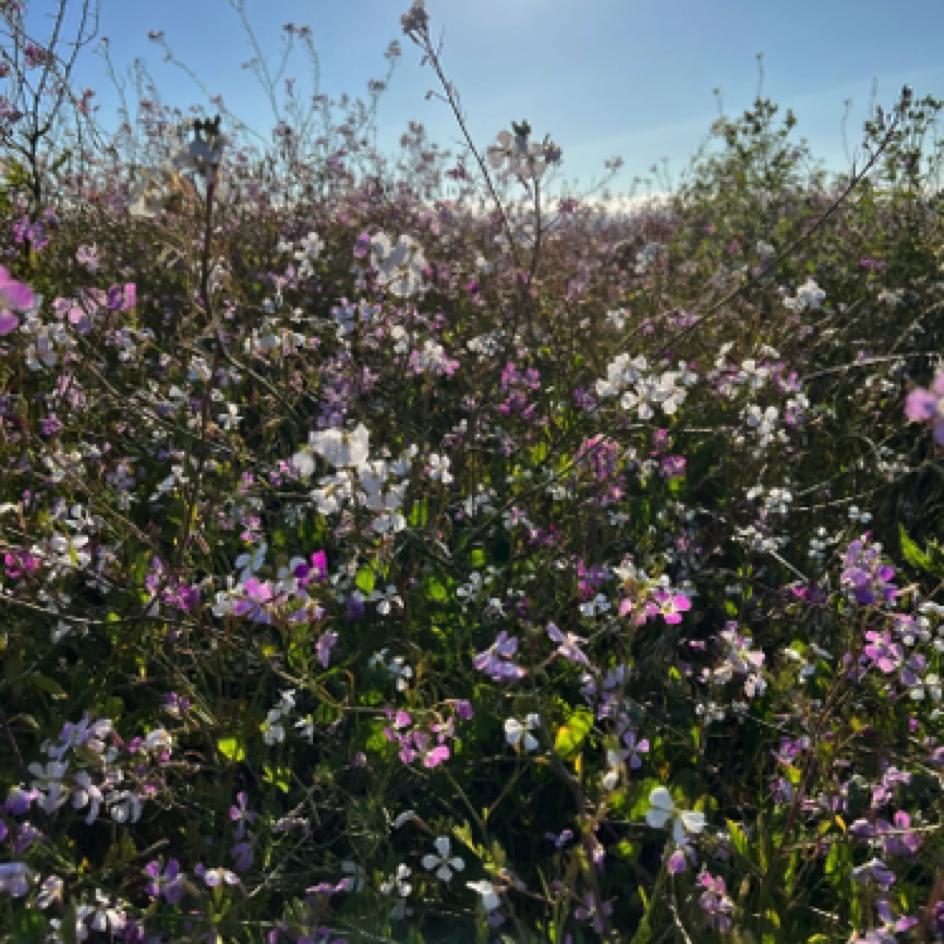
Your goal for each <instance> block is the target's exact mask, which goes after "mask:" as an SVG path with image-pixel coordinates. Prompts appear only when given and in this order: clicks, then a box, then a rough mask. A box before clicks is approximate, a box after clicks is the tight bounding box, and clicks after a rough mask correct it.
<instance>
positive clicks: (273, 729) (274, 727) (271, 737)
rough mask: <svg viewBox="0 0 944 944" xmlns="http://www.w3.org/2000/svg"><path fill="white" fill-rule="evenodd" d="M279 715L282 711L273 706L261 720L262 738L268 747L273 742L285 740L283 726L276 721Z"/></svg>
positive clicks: (280, 715) (279, 717)
mask: <svg viewBox="0 0 944 944" xmlns="http://www.w3.org/2000/svg"><path fill="white" fill-rule="evenodd" d="M281 717H282V713H281V712H280V711H279V710H278V709H276V708H273V709H272V710H271V711H270V712H269V714H268V717H267V718H266V719H265V721H264V722H263V725H262V739H263V740H264V741H265V742H266V744H268V745H269V746H270V747H271V746H272V745H273V744H279V743H281V742H282V741H284V740H285V728H284V727H283V726H282V725H281V724H279V723H278V722H279V720H280V719H281Z"/></svg>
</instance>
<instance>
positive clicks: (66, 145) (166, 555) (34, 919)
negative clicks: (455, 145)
mask: <svg viewBox="0 0 944 944" xmlns="http://www.w3.org/2000/svg"><path fill="white" fill-rule="evenodd" d="M22 6H23V4H21V3H15V2H11V0H5V2H0V23H2V24H5V25H4V29H5V30H6V33H5V36H7V37H8V38H9V45H8V46H7V45H4V46H3V47H2V50H0V145H2V149H3V150H2V154H3V157H4V161H5V163H4V168H5V170H4V174H5V178H4V181H3V182H2V184H0V207H2V210H3V212H2V214H0V233H2V239H0V254H2V265H0V555H2V557H0V616H2V620H0V657H2V672H0V940H3V941H14V942H18V944H19V942H22V944H30V942H33V944H39V942H46V941H49V942H70V944H71V942H78V941H86V942H89V944H99V942H128V944H139V942H140V944H144V942H147V944H157V942H165V944H177V942H218V944H230V942H233V944H235V942H246V944H249V942H253V944H255V942H258V944H280V942H295V944H343V942H347V944H360V942H365V944H366V942H410V944H421V942H426V944H439V942H444V944H446V942H458V944H464V942H479V944H490V942H504V944H527V942H532V941H534V942H553V944H591V942H597V941H606V942H611V944H615V942H619V944H698V942H710V941H718V942H723V944H735V942H737V944H796V942H803V944H846V942H860V944H861V942H867V944H893V942H896V941H900V942H903V944H909V942H926V944H929V942H932V941H939V942H940V941H944V837H942V829H944V815H942V812H944V736H942V735H944V723H942V717H944V716H942V710H944V709H942V703H941V692H942V682H941V673H942V653H944V593H942V587H944V528H942V521H944V463H942V458H944V356H942V355H944V271H942V263H944V255H942V252H941V248H942V246H944V226H942V220H941V200H940V196H939V194H937V193H935V192H933V189H932V188H930V187H929V183H928V182H929V181H930V180H931V179H932V177H933V175H934V174H935V173H936V172H937V170H938V165H939V162H940V158H941V153H940V149H938V150H937V151H936V152H934V153H932V154H930V155H929V156H928V155H927V154H926V153H925V152H926V150H927V146H928V137H929V132H930V129H931V128H932V126H933V123H934V121H935V120H936V117H937V115H938V113H939V111H940V109H941V107H942V105H944V102H940V101H937V100H936V99H934V98H933V97H932V96H926V97H925V98H919V97H918V96H917V95H916V94H915V93H914V92H913V91H912V90H911V89H910V88H908V87H905V88H904V89H903V90H902V92H901V94H900V96H899V98H898V100H897V101H894V102H891V103H887V105H886V108H887V111H884V110H883V109H882V108H876V109H875V112H874V115H873V118H872V119H871V120H870V121H869V122H868V123H867V125H866V127H865V129H864V135H863V138H864V140H863V142H862V145H861V147H860V148H859V150H858V151H857V153H856V159H855V162H854V165H853V167H852V168H851V169H850V171H849V173H848V174H847V175H845V176H844V177H841V178H839V179H838V180H829V179H827V178H826V176H825V175H824V174H823V173H821V172H816V171H813V170H812V169H809V168H810V167H811V165H810V154H809V151H808V149H807V148H806V146H805V145H803V144H799V145H798V144H797V143H796V142H795V141H794V140H793V139H792V132H793V127H794V125H795V123H796V118H795V117H794V116H793V115H792V113H791V112H787V113H786V115H785V117H783V118H781V117H780V116H779V110H778V108H777V107H776V106H775V105H773V104H772V103H771V102H770V101H768V100H764V99H761V98H760V97H759V96H758V98H757V100H756V101H755V102H754V103H753V104H752V106H751V108H750V109H749V110H747V111H746V112H745V113H744V114H743V115H742V116H741V117H739V118H736V119H719V121H718V122H716V124H715V126H713V128H712V129H711V134H712V142H713V145H714V150H713V151H711V153H708V151H707V150H705V151H704V152H703V153H701V154H700V155H699V156H698V157H697V158H696V159H695V160H694V161H693V163H692V168H691V173H690V175H689V177H688V178H687V179H686V181H685V182H684V183H683V185H682V186H680V188H679V189H678V192H677V193H675V194H673V195H672V198H671V199H670V200H668V201H667V202H666V203H665V204H663V205H661V206H658V207H654V206H653V207H650V208H648V209H644V210H641V211H640V212H639V213H637V214H635V215H632V216H626V217H624V218H619V219H614V218H610V217H605V216H603V215H602V214H601V213H599V212H597V211H595V210H594V209H593V208H592V207H591V206H590V205H589V204H588V203H585V202H584V200H583V199H582V198H577V197H573V198H567V199H555V200H550V199H548V198H547V197H546V196H545V191H544V189H542V188H543V186H545V185H546V180H547V178H548V175H549V174H550V173H551V172H552V171H553V170H554V169H555V167H556V165H558V164H560V163H561V161H562V159H563V157H564V155H565V153H566V146H565V143H562V144H561V145H558V144H556V143H554V142H553V141H552V140H551V139H550V138H549V137H545V138H544V139H543V141H539V140H537V139H536V138H534V137H533V135H532V129H531V128H530V127H529V125H528V123H527V122H522V123H517V122H515V123H510V125H509V128H508V129H506V130H503V131H500V132H499V133H498V134H497V137H496V139H495V140H494V142H493V143H491V144H490V145H488V146H486V147H484V148H482V149H478V148H477V147H476V146H475V144H474V142H472V141H471V139H469V138H468V135H466V141H467V144H468V150H467V153H465V154H463V155H462V156H461V157H460V158H459V159H457V160H454V161H452V162H451V163H450V162H448V161H447V159H446V155H444V154H443V153H441V152H438V150H437V149H436V148H435V147H431V146H430V145H429V144H428V142H426V141H425V138H424V134H423V130H422V127H421V126H419V125H416V126H411V130H410V134H408V135H405V136H404V139H403V146H404V151H405V158H404V163H403V164H402V165H401V173H400V174H399V175H398V176H395V175H394V174H393V171H392V169H391V168H389V167H388V166H387V165H386V163H385V162H384V161H383V159H381V158H379V157H378V156H377V155H376V154H373V153H371V151H370V149H369V148H366V147H365V142H364V141H363V140H362V137H363V133H364V129H365V128H366V127H367V125H368V123H369V120H370V116H371V112H370V111H369V110H368V109H367V108H366V106H364V105H363V103H360V102H359V103H357V105H356V106H354V107H352V109H351V112H350V114H349V116H348V118H347V119H346V121H345V122H344V123H343V124H341V125H340V126H339V127H332V129H331V132H330V134H327V135H326V136H323V137H320V138H318V140H317V141H316V142H315V143H314V145H312V142H311V141H310V140H307V139H306V138H305V137H304V135H302V134H300V133H299V126H300V125H301V120H299V126H295V127H293V126H292V125H291V124H289V123H283V124H281V125H280V126H279V127H278V128H276V130H275V135H274V139H273V140H274V144H272V145H271V147H270V149H269V151H268V152H267V153H265V154H264V155H262V156H259V154H258V152H257V151H254V150H253V148H252V146H251V141H250V140H248V138H246V137H245V135H244V134H243V129H242V127H241V126H240V125H239V124H238V122H236V121H235V120H233V119H231V116H229V115H228V113H223V114H221V115H220V116H218V117H216V118H215V119H214V120H210V119H209V118H208V117H206V116H205V115H204V114H203V113H202V112H200V114H201V118H200V119H199V120H198V121H196V122H192V121H191V122H190V123H189V124H187V123H184V122H183V121H182V117H183V116H182V114H181V112H180V111H177V110H175V109H172V108H169V107H164V106H158V105H156V104H155V103H154V102H153V101H148V100H144V101H142V102H140V103H139V109H138V116H137V118H136V119H135V120H134V122H133V123H132V122H131V121H130V120H129V122H128V123H127V124H126V125H125V126H124V127H123V128H122V131H121V133H120V134H119V135H118V136H116V137H115V138H114V139H113V140H107V141H106V140H102V139H101V136H96V135H95V134H94V133H93V132H94V128H93V127H92V125H91V123H90V119H89V109H88V101H89V97H88V96H87V95H82V96H79V95H76V94H74V93H72V92H71V91H69V90H68V88H67V78H68V73H67V71H63V68H62V63H61V61H60V60H59V59H58V58H57V56H56V54H55V50H54V49H53V46H52V45H48V44H47V45H45V46H44V45H43V44H42V43H39V42H36V41H34V40H32V39H30V38H29V37H28V36H27V35H26V33H25V30H24V28H23V25H22ZM402 25H403V32H404V36H405V38H406V39H407V40H408V42H409V43H410V44H411V48H416V49H418V50H419V51H420V52H422V54H423V67H424V68H428V69H430V70H431V74H434V75H435V76H436V77H437V78H438V80H439V83H440V88H441V92H442V94H441V95H440V96H439V97H440V98H441V100H442V103H443V106H444V107H450V108H452V109H453V111H454V114H455V117H456V120H457V125H458V127H459V129H460V130H461V131H462V133H463V134H465V124H464V119H463V115H462V111H461V108H460V106H459V101H458V94H457V91H456V89H455V88H454V87H453V85H452V84H451V83H450V82H449V80H448V79H447V78H446V74H445V66H444V64H443V60H442V55H441V50H439V51H437V49H436V48H435V46H434V44H433V43H432V40H431V29H432V25H431V23H430V22H429V18H428V15H427V13H426V11H425V10H424V8H423V4H422V0H417V2H415V3H414V4H413V6H412V7H411V8H410V9H409V11H407V12H406V13H405V14H404V16H403V18H402ZM286 31H287V32H288V33H289V34H290V36H291V38H292V39H293V41H295V42H297V43H301V44H307V45H308V46H309V48H312V47H311V37H310V32H308V31H307V28H298V27H295V26H294V25H292V24H289V26H287V27H286ZM153 38H154V40H155V41H156V42H160V41H161V37H160V35H159V34H155V36H154V37H153ZM6 42H7V40H5V43H6ZM400 55H401V51H400V48H399V45H398V43H396V42H394V43H391V46H390V49H389V51H388V58H389V59H390V61H391V63H393V62H394V61H395V60H396V59H397V57H398V56H400ZM40 76H43V77H45V79H44V81H45V80H46V79H48V82H49V83H50V87H51V88H53V89H54V90H56V89H60V88H61V89H63V91H62V94H61V95H58V97H56V96H55V95H54V96H53V97H52V98H50V97H49V96H48V95H43V94H42V93H41V90H40V93H39V94H38V95H37V97H36V99H35V102H36V103H37V104H36V108H30V107H27V106H28V105H29V103H30V102H31V101H33V100H32V99H31V98H30V94H31V90H35V89H36V88H37V87H38V86H39V85H41V83H40V82H39V77H40ZM3 83H6V85H4V84H3ZM57 83H58V84H57ZM383 87H384V83H382V82H377V83H376V84H375V85H374V87H373V91H374V94H375V95H379V94H380V92H382V90H383ZM321 104H324V103H323V102H322V103H321ZM53 108H55V109H56V111H55V113H54V114H53V116H52V118H51V119H50V121H49V123H48V124H47V123H46V120H45V117H44V116H46V115H48V114H50V110H51V109H53ZM44 125H45V127H44ZM706 131H707V129H706ZM53 132H54V134H53ZM447 183H448V184H449V185H450V186H452V187H453V188H454V189H456V190H457V191H458V194H457V196H456V197H455V198H454V199H445V198H444V197H442V188H443V187H444V186H445V185H446V184H447Z"/></svg>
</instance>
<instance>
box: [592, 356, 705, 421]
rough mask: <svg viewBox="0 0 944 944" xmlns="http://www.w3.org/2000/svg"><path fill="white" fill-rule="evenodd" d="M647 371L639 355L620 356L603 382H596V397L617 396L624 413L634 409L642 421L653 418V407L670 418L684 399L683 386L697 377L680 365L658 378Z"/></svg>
mask: <svg viewBox="0 0 944 944" xmlns="http://www.w3.org/2000/svg"><path fill="white" fill-rule="evenodd" d="M648 369H649V365H648V363H647V361H646V358H645V357H643V356H642V355H640V356H639V357H636V358H634V359H633V360H630V357H629V355H628V354H620V355H619V356H618V357H617V358H615V359H614V360H613V361H612V362H611V363H609V364H608V365H607V368H606V380H598V381H597V383H596V392H597V396H599V397H603V398H607V397H616V396H619V397H620V406H621V407H622V408H623V409H624V410H633V409H635V410H636V411H637V412H638V415H639V418H640V419H641V420H649V419H652V417H654V416H655V410H654V409H653V406H659V407H660V408H661V410H662V412H663V413H665V414H667V415H669V416H671V415H672V414H674V413H676V412H677V411H678V408H679V406H680V405H681V404H682V402H683V401H684V400H685V397H686V395H687V390H686V387H689V386H691V385H692V384H693V383H695V381H696V380H697V379H698V377H697V375H696V374H694V373H692V372H691V371H689V370H687V369H686V368H685V366H684V365H683V364H680V365H679V370H677V371H676V370H667V371H664V372H663V373H662V374H661V375H659V376H658V377H657V376H656V375H655V374H649V373H647V371H648ZM627 388H629V389H627Z"/></svg>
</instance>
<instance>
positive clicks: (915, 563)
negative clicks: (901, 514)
mask: <svg viewBox="0 0 944 944" xmlns="http://www.w3.org/2000/svg"><path fill="white" fill-rule="evenodd" d="M898 535H899V537H900V538H901V552H902V554H903V555H904V557H905V560H906V561H908V563H909V564H911V566H912V567H917V568H919V569H920V570H925V571H926V570H930V568H931V559H930V558H929V557H928V555H927V554H925V553H924V551H922V550H921V549H920V548H919V547H918V545H917V544H915V542H914V541H912V540H911V538H910V537H909V536H908V532H907V531H906V530H905V526H904V525H903V524H900V525H899V526H898Z"/></svg>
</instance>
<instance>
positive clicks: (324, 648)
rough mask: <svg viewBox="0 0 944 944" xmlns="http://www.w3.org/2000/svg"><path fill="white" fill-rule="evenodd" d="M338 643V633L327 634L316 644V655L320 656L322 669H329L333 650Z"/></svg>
mask: <svg viewBox="0 0 944 944" xmlns="http://www.w3.org/2000/svg"><path fill="white" fill-rule="evenodd" d="M337 641H338V634H337V633H325V634H324V635H323V636H322V637H321V638H320V639H319V640H318V642H317V643H316V644H315V653H316V654H317V656H318V661H319V662H320V663H321V666H322V668H325V669H326V668H328V665H329V664H330V663H331V650H332V649H333V648H334V644H335V643H336V642H337Z"/></svg>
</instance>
